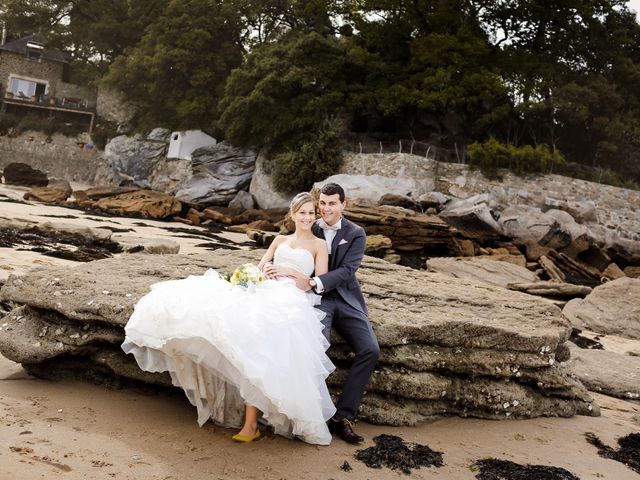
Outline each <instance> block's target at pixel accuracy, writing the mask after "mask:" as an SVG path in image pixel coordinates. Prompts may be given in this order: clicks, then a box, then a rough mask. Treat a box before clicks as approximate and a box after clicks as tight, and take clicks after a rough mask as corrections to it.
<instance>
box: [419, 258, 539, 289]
mask: <svg viewBox="0 0 640 480" xmlns="http://www.w3.org/2000/svg"><path fill="white" fill-rule="evenodd" d="M427 270H428V271H430V272H438V273H442V274H445V275H450V276H452V277H455V278H463V279H465V280H468V281H472V282H478V283H484V284H489V285H497V286H500V287H506V286H507V285H508V284H510V283H520V282H527V283H531V282H535V281H536V280H537V279H538V278H537V276H536V274H535V273H533V272H531V271H529V270H527V269H526V268H524V267H521V266H519V265H515V264H512V263H508V262H500V261H496V260H492V259H491V258H488V257H468V258H467V257H465V258H451V257H441V258H437V257H436V258H430V259H429V260H427Z"/></svg>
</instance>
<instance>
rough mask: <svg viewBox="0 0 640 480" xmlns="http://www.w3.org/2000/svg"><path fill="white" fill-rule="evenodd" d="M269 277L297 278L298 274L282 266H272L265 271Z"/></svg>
mask: <svg viewBox="0 0 640 480" xmlns="http://www.w3.org/2000/svg"><path fill="white" fill-rule="evenodd" d="M265 272H266V273H267V275H269V277H276V278H278V277H295V276H296V274H297V272H296V271H295V270H294V269H293V268H289V267H283V266H282V265H271V266H270V267H269V269H268V270H265Z"/></svg>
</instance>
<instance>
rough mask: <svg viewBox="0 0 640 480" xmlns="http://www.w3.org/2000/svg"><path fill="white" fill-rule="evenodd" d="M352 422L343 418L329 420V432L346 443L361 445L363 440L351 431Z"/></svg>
mask: <svg viewBox="0 0 640 480" xmlns="http://www.w3.org/2000/svg"><path fill="white" fill-rule="evenodd" d="M353 425H354V424H353V422H352V421H351V420H347V419H346V418H343V419H342V420H334V419H333V418H332V419H331V420H329V431H330V432H331V433H333V434H334V435H337V436H338V437H340V438H341V439H342V440H344V441H345V442H347V443H354V444H355V443H362V442H364V438H363V437H361V436H360V435H358V434H357V433H356V432H354V431H353Z"/></svg>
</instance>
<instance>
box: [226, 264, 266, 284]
mask: <svg viewBox="0 0 640 480" xmlns="http://www.w3.org/2000/svg"><path fill="white" fill-rule="evenodd" d="M263 280H264V277H263V276H262V272H261V271H260V270H259V269H258V267H256V266H255V265H254V264H253V263H245V264H244V265H241V266H240V267H238V268H236V269H235V270H234V272H233V273H232V274H231V277H229V282H231V284H232V285H240V286H242V287H248V286H249V285H251V284H254V285H257V284H259V283H262V281H263Z"/></svg>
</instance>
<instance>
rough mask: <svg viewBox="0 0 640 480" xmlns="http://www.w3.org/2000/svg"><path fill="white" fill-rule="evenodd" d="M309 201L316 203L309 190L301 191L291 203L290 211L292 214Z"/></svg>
mask: <svg viewBox="0 0 640 480" xmlns="http://www.w3.org/2000/svg"><path fill="white" fill-rule="evenodd" d="M309 202H312V203H314V202H313V197H312V196H311V194H310V193H309V192H300V193H299V194H297V195H296V196H295V197H293V199H292V200H291V203H290V204H289V211H290V212H291V215H293V214H294V213H296V212H297V211H298V210H300V209H301V208H302V206H303V205H304V204H305V203H309ZM314 207H315V203H314Z"/></svg>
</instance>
